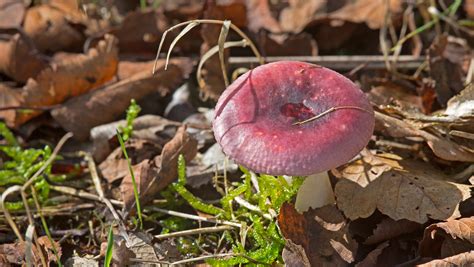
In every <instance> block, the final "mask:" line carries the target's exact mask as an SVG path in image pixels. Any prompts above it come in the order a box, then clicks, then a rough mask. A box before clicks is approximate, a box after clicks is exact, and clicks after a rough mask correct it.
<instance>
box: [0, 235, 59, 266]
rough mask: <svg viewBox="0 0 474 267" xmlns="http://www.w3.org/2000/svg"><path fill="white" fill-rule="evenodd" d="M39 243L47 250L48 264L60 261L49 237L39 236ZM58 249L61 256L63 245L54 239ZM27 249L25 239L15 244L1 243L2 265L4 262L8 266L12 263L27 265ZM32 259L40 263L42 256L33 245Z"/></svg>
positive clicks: (0, 257) (46, 258) (0, 255)
mask: <svg viewBox="0 0 474 267" xmlns="http://www.w3.org/2000/svg"><path fill="white" fill-rule="evenodd" d="M37 240H38V244H39V246H41V249H42V250H43V251H44V252H46V254H45V256H46V257H45V260H46V262H47V263H48V264H51V262H58V261H57V259H56V256H55V255H54V253H53V251H52V245H51V242H50V241H49V238H48V237H47V236H41V237H38V239H37ZM54 244H55V247H56V251H57V253H58V256H59V257H60V258H61V255H62V252H61V246H60V245H59V243H58V242H56V241H54ZM25 249H26V244H25V242H24V241H17V242H15V243H13V244H1V245H0V265H2V266H4V265H3V264H4V263H5V264H7V265H6V266H10V265H11V264H15V265H26V259H25ZM32 251H33V253H32V256H33V257H32V260H33V264H34V266H38V265H40V263H41V262H40V256H39V254H38V250H37V247H36V246H33V247H32Z"/></svg>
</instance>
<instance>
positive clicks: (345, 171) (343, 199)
mask: <svg viewBox="0 0 474 267" xmlns="http://www.w3.org/2000/svg"><path fill="white" fill-rule="evenodd" d="M397 164H398V163H397V162H395V164H394V163H393V161H392V160H389V161H388V160H387V159H385V158H381V157H378V156H375V155H365V156H364V157H363V158H362V159H359V160H357V161H354V162H352V163H349V164H347V165H346V166H344V167H342V168H341V171H340V172H339V171H333V173H335V175H336V176H337V177H338V178H339V181H338V182H337V184H336V186H335V195H336V200H337V201H336V202H337V205H338V207H339V209H341V210H342V211H343V212H344V214H345V215H346V217H348V218H349V219H351V220H355V219H357V218H367V217H369V216H370V215H371V214H372V213H373V212H374V211H375V209H378V210H379V211H380V212H382V213H383V214H385V215H388V216H389V217H390V218H392V219H394V220H400V219H407V220H410V221H414V222H418V223H424V222H426V221H427V220H428V219H429V218H431V219H436V220H448V219H454V218H458V217H459V216H460V213H459V210H458V208H459V203H460V202H461V201H463V200H466V199H467V198H469V197H470V190H471V187H470V186H468V185H462V184H456V183H452V182H448V181H447V180H448V179H447V177H445V176H444V175H443V174H442V173H440V172H439V171H435V170H433V168H432V167H431V166H428V165H424V164H417V165H416V166H413V165H408V164H407V162H400V165H398V166H397ZM401 164H403V165H401Z"/></svg>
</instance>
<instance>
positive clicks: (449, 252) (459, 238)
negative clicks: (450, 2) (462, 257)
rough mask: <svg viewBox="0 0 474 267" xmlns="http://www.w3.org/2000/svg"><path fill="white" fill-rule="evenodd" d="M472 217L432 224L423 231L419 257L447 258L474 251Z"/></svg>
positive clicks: (473, 224)
mask: <svg viewBox="0 0 474 267" xmlns="http://www.w3.org/2000/svg"><path fill="white" fill-rule="evenodd" d="M473 232H474V217H469V218H461V219H458V220H450V221H447V222H440V223H436V224H432V225H430V226H428V227H427V228H426V229H425V233H424V236H423V240H422V241H421V243H420V255H421V256H425V257H426V256H431V257H438V256H441V257H448V256H453V255H455V254H458V253H462V252H466V251H468V250H472V249H474V234H473Z"/></svg>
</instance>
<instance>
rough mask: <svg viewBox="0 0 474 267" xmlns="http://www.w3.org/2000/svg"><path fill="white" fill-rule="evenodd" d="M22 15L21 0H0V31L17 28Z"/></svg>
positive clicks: (23, 9)
mask: <svg viewBox="0 0 474 267" xmlns="http://www.w3.org/2000/svg"><path fill="white" fill-rule="evenodd" d="M24 15H25V3H24V1H23V0H0V29H7V28H15V27H19V26H20V25H21V22H22V21H23V16H24ZM0 51H3V50H0Z"/></svg>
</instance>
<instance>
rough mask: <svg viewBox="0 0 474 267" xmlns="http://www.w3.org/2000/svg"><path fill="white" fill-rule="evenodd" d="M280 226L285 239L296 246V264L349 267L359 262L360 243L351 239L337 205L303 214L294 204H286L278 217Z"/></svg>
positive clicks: (294, 249)
mask: <svg viewBox="0 0 474 267" xmlns="http://www.w3.org/2000/svg"><path fill="white" fill-rule="evenodd" d="M315 218H318V219H315ZM278 225H279V227H280V230H281V232H282V234H283V236H284V237H285V239H287V240H291V242H292V243H294V245H295V246H292V247H289V248H288V249H290V250H291V252H292V253H291V254H292V258H291V260H292V261H294V262H303V263H305V262H309V263H310V265H311V266H325V265H326V266H345V265H347V264H348V263H351V262H353V261H354V260H355V252H356V251H357V243H356V242H355V241H354V240H353V239H352V237H351V236H350V233H349V225H348V223H347V221H346V219H345V218H344V216H343V215H342V214H341V212H340V211H339V210H338V209H337V208H336V206H335V205H328V206H324V207H322V208H319V209H310V210H309V211H307V212H305V213H303V214H300V213H298V212H297V211H296V209H295V208H294V207H293V205H291V204H289V203H285V204H283V206H282V207H281V209H280V214H279V215H278ZM335 226H336V227H335ZM336 229H338V230H336ZM298 247H302V248H303V249H304V251H301V250H300V249H298ZM294 257H300V258H296V259H295V258H294ZM303 265H305V264H303ZM305 266H306V265H305Z"/></svg>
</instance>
